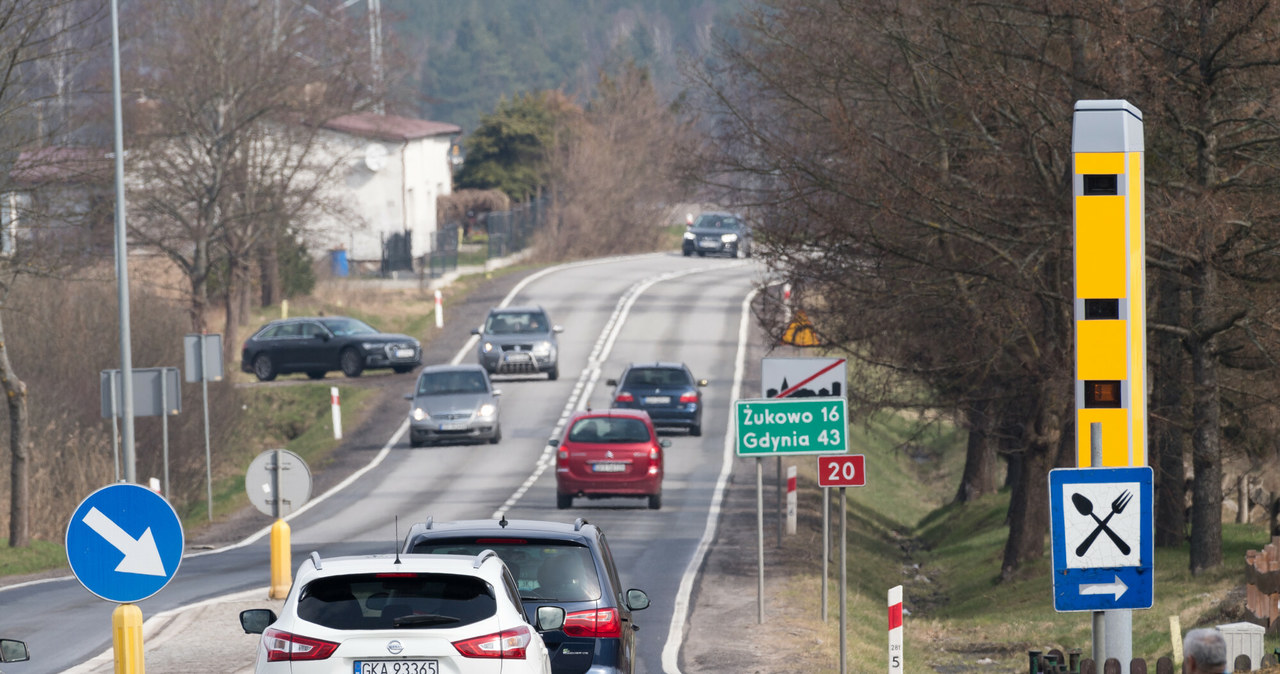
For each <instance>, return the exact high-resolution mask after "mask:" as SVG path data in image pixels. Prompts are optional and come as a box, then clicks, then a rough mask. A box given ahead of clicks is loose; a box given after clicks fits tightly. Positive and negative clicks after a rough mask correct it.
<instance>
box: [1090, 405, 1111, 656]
mask: <svg viewBox="0 0 1280 674" xmlns="http://www.w3.org/2000/svg"><path fill="white" fill-rule="evenodd" d="M1089 466H1090V467H1093V468H1099V467H1101V466H1102V424H1101V423H1099V422H1097V421H1095V422H1093V423H1091V424H1089ZM1106 615H1107V612H1106V611H1094V612H1093V662H1094V664H1095V665H1096V666H1097V668H1098V671H1101V670H1102V666H1103V665H1105V664H1106V663H1107V623H1106Z"/></svg>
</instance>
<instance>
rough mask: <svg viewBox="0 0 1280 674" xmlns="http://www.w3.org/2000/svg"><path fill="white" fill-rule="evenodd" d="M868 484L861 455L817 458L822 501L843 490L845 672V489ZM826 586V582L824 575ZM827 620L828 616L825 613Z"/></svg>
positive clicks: (842, 630)
mask: <svg viewBox="0 0 1280 674" xmlns="http://www.w3.org/2000/svg"><path fill="white" fill-rule="evenodd" d="M866 484H867V473H866V461H865V457H864V456H863V455H862V454H849V455H845V456H819V457H818V486H819V487H822V489H823V494H824V496H823V500H824V501H826V500H828V499H827V497H826V493H827V490H828V489H830V488H831V487H839V488H840V671H841V672H843V671H845V638H844V636H845V617H846V616H845V611H846V607H847V603H848V594H847V593H848V584H847V573H848V568H849V533H848V507H847V504H846V501H845V488H846V487H862V486H865V485H866ZM823 575H824V579H823V582H825V581H826V579H825V575H826V574H825V573H824V574H823ZM824 617H825V613H824Z"/></svg>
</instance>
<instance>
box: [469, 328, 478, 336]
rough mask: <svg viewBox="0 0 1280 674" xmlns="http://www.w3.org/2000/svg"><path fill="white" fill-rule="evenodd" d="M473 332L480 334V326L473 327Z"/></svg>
mask: <svg viewBox="0 0 1280 674" xmlns="http://www.w3.org/2000/svg"><path fill="white" fill-rule="evenodd" d="M471 334H473V335H478V334H480V328H471Z"/></svg>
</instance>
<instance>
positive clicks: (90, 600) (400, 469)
mask: <svg viewBox="0 0 1280 674" xmlns="http://www.w3.org/2000/svg"><path fill="white" fill-rule="evenodd" d="M760 273H761V272H760V270H759V268H758V267H757V266H755V265H752V264H748V263H744V262H738V261H730V260H708V259H700V258H682V257H680V256H679V255H668V254H655V255H647V256H639V257H634V258H623V259H615V260H610V261H605V262H594V263H580V264H576V265H567V266H563V267H558V268H553V269H551V270H547V271H545V272H538V273H535V274H532V275H529V276H527V277H525V278H524V279H522V280H520V281H519V284H518V285H516V287H515V288H514V290H515V291H516V293H515V295H514V296H512V297H511V298H510V299H511V303H512V304H514V305H518V304H531V303H537V304H541V305H542V306H543V307H544V308H545V309H546V310H547V312H548V313H549V315H550V317H551V319H552V320H553V321H554V322H556V323H558V324H560V325H562V326H564V328H565V331H564V333H562V334H561V335H560V351H561V378H560V379H559V380H558V381H554V382H552V381H547V380H546V379H545V378H543V377H513V378H502V377H499V378H496V385H497V386H498V387H499V388H501V389H502V391H503V396H502V403H501V404H502V422H503V441H502V442H501V443H500V444H498V445H487V444H486V445H473V446H460V447H433V448H421V449H410V448H409V447H408V441H407V437H405V435H404V418H405V411H406V405H407V403H405V402H404V401H403V399H401V397H400V396H401V394H403V393H404V392H407V391H408V389H409V387H410V386H411V384H412V381H413V378H412V376H411V375H402V376H398V377H388V378H387V379H386V385H385V386H384V387H382V388H383V389H384V392H383V393H382V394H380V399H379V403H378V406H377V408H376V409H375V410H374V412H373V413H372V414H371V416H370V417H369V419H368V420H366V422H365V423H364V424H363V425H362V426H361V427H360V428H359V429H358V430H356V432H355V433H351V434H349V437H350V438H351V440H350V441H349V442H348V443H346V445H345V446H344V449H343V452H342V453H341V456H340V459H339V461H338V463H337V465H335V466H333V467H330V468H327V469H326V470H325V471H324V472H323V473H321V474H320V475H319V476H318V477H317V480H316V482H317V484H316V487H317V488H316V489H315V491H314V492H313V493H316V494H318V495H319V494H324V497H323V498H315V499H313V502H312V503H311V504H309V506H308V507H307V508H306V509H304V510H303V511H301V512H299V513H296V514H295V515H294V516H292V517H291V519H290V524H291V527H292V532H293V536H292V543H293V555H294V563H295V566H296V564H297V563H298V562H300V561H301V560H302V559H303V558H304V557H305V556H306V555H308V554H309V553H310V552H311V551H312V550H318V551H319V552H320V553H321V555H322V556H326V557H327V556H335V555H340V554H353V553H371V552H390V551H391V550H393V549H394V548H395V547H396V545H397V544H398V542H399V541H400V540H401V539H402V538H403V535H404V533H405V531H406V530H407V528H408V526H409V524H410V523H412V522H416V521H421V520H423V519H425V518H426V517H427V516H432V517H434V518H435V519H436V520H438V521H439V520H450V519H472V518H488V517H494V516H497V515H498V514H505V515H506V516H507V517H511V518H532V519H556V520H572V519H573V518H575V517H579V516H581V517H585V518H587V519H588V520H590V521H592V522H593V523H596V524H599V525H601V526H602V527H603V528H604V529H605V531H606V532H608V534H609V537H610V542H611V544H612V546H613V549H614V554H615V557H616V558H617V562H618V566H619V570H620V572H621V574H622V576H623V579H624V582H625V583H626V584H627V585H628V586H631V587H639V588H642V589H644V590H645V591H646V592H648V593H649V595H650V597H651V599H652V602H653V605H652V607H651V608H649V609H647V610H646V611H644V612H643V613H640V614H637V624H639V625H640V626H641V631H640V634H639V635H638V636H639V649H638V650H639V652H640V655H641V662H640V663H639V666H638V667H637V671H639V672H661V671H664V666H663V652H664V647H665V646H666V645H667V644H668V641H669V639H670V635H669V630H670V629H671V626H672V624H673V620H674V621H675V622H676V624H677V625H678V624H680V621H682V620H683V615H681V614H680V612H681V611H683V610H684V604H683V603H682V602H681V600H680V596H679V593H680V591H681V584H682V580H684V579H685V576H686V573H687V572H688V571H689V567H690V560H692V559H694V557H695V553H696V552H697V550H698V547H699V543H700V540H701V537H702V536H703V532H704V530H705V528H706V523H707V516H708V512H709V511H710V510H711V508H712V505H713V502H714V499H715V498H716V488H717V483H718V481H719V480H720V479H721V476H722V473H723V471H724V468H725V461H726V458H727V457H728V455H727V454H726V451H725V447H726V442H725V432H726V428H727V421H728V414H729V410H730V405H731V402H732V397H733V392H732V391H733V387H734V385H735V381H737V382H738V383H739V384H741V383H742V382H741V381H740V377H741V367H740V365H739V362H740V358H739V353H738V349H739V337H740V328H741V323H742V314H743V301H744V299H745V298H746V297H747V294H748V293H749V292H750V290H751V287H752V285H753V282H754V281H756V280H757V277H758V276H759V274H760ZM514 283H515V279H512V280H511V281H510V282H509V283H508V284H506V285H508V286H509V285H511V284H514ZM499 290H505V287H503V286H502V284H498V285H496V286H494V287H493V288H491V289H489V292H490V293H491V297H489V298H485V297H484V296H483V295H480V296H479V297H478V298H477V299H478V301H479V302H480V304H478V305H477V307H478V308H476V307H473V308H472V309H471V310H470V311H471V312H472V315H468V314H466V313H464V314H463V315H461V316H456V317H454V318H453V319H452V320H453V322H452V323H451V324H450V325H449V326H448V327H447V329H446V330H445V332H444V334H441V335H438V336H434V337H433V339H432V340H431V343H430V348H429V353H428V360H429V362H440V361H441V360H444V359H445V358H446V355H447V356H448V359H449V360H452V359H455V358H457V357H459V356H461V358H462V359H464V360H468V361H469V360H471V359H472V358H474V356H473V354H472V353H471V352H470V351H466V352H465V353H464V352H463V351H462V349H463V347H464V340H465V335H466V332H467V330H469V326H470V325H474V324H476V323H478V320H475V315H474V312H476V311H479V312H481V313H482V312H483V309H484V308H485V306H484V303H485V300H486V299H488V301H489V303H492V304H496V303H498V302H500V301H502V298H499V297H498V294H499V292H498V291H499ZM504 297H505V296H504ZM437 359H438V360H437ZM651 360H669V361H684V362H686V363H688V365H689V366H690V368H691V369H692V370H693V372H694V375H695V376H696V377H698V378H706V379H708V380H709V382H710V385H709V386H708V387H707V388H706V389H705V390H704V401H705V403H706V406H707V407H706V412H705V416H704V420H703V426H704V431H703V435H702V437H698V438H694V437H689V436H686V435H683V434H674V435H671V436H669V437H671V439H672V446H671V447H670V448H669V450H668V452H667V457H666V477H665V482H664V488H663V491H664V494H663V507H662V509H661V510H659V511H650V510H648V509H647V508H646V505H645V501H643V500H641V499H610V500H599V501H587V500H583V499H580V500H579V501H578V503H577V504H576V505H575V507H574V508H573V509H571V510H566V511H561V510H557V509H556V507H555V493H554V490H555V484H554V474H553V471H552V470H550V467H551V459H552V456H553V455H552V453H551V451H550V449H549V448H548V447H547V444H546V443H547V440H548V439H549V438H551V437H553V436H555V435H557V434H558V430H559V428H560V424H561V423H562V422H563V420H564V418H565V417H566V415H567V414H568V413H570V412H572V411H573V410H575V409H580V408H582V407H586V406H587V405H590V406H591V407H606V406H608V402H609V395H610V391H609V389H608V387H606V386H605V385H604V380H605V379H607V378H609V377H616V376H617V375H618V374H619V373H620V372H621V370H622V368H623V366H624V365H625V364H626V363H627V362H630V361H651ZM369 381H370V382H372V381H373V380H372V379H369ZM379 383H382V382H379ZM756 388H758V384H757V385H755V386H754V387H753V386H752V385H751V384H750V382H747V383H746V384H745V385H744V388H743V390H744V391H745V393H744V395H748V396H750V395H754V394H755V389H756ZM353 474H357V475H356V477H354V478H350V479H349V483H346V484H343V483H342V481H343V480H345V479H348V476H351V475H353ZM326 492H327V493H326ZM397 516H398V518H399V524H398V525H397V523H396V517H397ZM269 523H270V522H269V519H268V518H265V517H263V518H262V519H261V521H260V522H258V525H259V526H265V525H267V524H269ZM268 560H269V550H268V547H267V541H266V539H265V537H261V536H259V537H257V538H251V539H249V542H247V543H244V544H240V545H236V546H235V547H227V548H218V549H215V550H213V551H203V552H200V553H195V552H193V553H191V554H188V555H187V556H185V557H184V559H183V562H182V565H181V568H180V569H179V571H178V573H177V575H176V576H175V578H174V579H173V581H172V582H171V583H170V584H169V585H168V586H167V587H165V589H164V590H162V591H161V592H159V593H158V594H156V595H155V596H154V597H152V598H150V599H147V600H144V601H142V602H140V604H139V606H140V607H141V609H142V611H143V615H144V617H150V616H153V615H156V614H160V613H162V612H165V611H169V610H171V609H175V608H178V607H181V606H185V605H190V604H194V603H197V602H201V601H205V600H209V599H212V598H216V597H222V596H225V595H227V594H231V593H237V592H244V591H248V590H254V589H256V588H261V587H263V586H264V584H265V581H266V580H267V578H268V575H269V572H268ZM685 585H686V586H687V585H688V583H687V582H686V583H685ZM685 592H686V594H687V588H686V590H685ZM684 601H687V596H686V597H685V598H684ZM262 605H266V602H265V601H264V602H262ZM0 607H2V608H0V635H4V636H5V637H8V638H18V639H24V640H26V641H27V642H28V644H29V645H30V646H31V650H32V654H33V656H34V658H35V659H34V660H33V661H31V662H29V663H19V664H13V665H6V666H5V667H6V669H5V671H7V672H9V674H24V673H28V672H57V671H64V670H66V669H68V668H70V667H72V666H74V665H75V664H77V663H81V662H84V661H86V660H88V659H89V658H91V657H92V656H94V655H97V654H99V653H101V652H102V651H104V650H106V649H108V648H109V647H110V639H111V629H110V624H111V623H110V614H111V611H112V610H113V608H114V605H113V604H110V603H108V602H105V601H103V600H101V599H99V598H97V597H95V596H93V595H92V594H90V593H89V592H88V591H86V590H85V589H84V588H83V587H81V586H80V584H79V583H78V582H77V581H75V580H74V579H61V580H55V581H49V582H41V583H36V584H28V585H22V586H17V587H10V588H3V589H0ZM219 627H221V626H219ZM191 629H200V628H199V626H198V622H193V623H192V627H191ZM233 631H234V630H233ZM69 635H74V636H69ZM227 643H234V647H235V648H243V646H242V645H240V644H243V643H244V641H243V639H241V640H239V641H238V642H235V640H229V641H228V642H227ZM210 657H216V656H210ZM669 657H670V656H669ZM203 664H204V665H205V666H206V667H205V668H206V669H213V670H215V671H227V670H228V668H226V667H223V666H220V665H221V664H226V663H225V661H221V660H214V661H209V662H205V663H203ZM153 671H154V669H153Z"/></svg>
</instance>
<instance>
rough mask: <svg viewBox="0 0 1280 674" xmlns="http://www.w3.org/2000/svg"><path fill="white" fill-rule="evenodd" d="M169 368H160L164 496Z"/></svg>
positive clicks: (166, 477) (167, 469) (166, 468)
mask: <svg viewBox="0 0 1280 674" xmlns="http://www.w3.org/2000/svg"><path fill="white" fill-rule="evenodd" d="M168 369H169V368H160V435H161V437H162V438H163V445H162V447H163V451H162V456H164V497H165V498H170V496H169V381H168V380H169V372H168Z"/></svg>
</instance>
